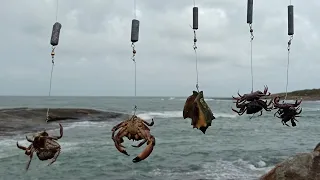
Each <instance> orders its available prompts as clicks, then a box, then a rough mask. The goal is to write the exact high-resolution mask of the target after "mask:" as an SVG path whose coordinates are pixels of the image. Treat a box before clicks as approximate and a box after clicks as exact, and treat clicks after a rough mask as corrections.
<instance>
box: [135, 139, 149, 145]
mask: <svg viewBox="0 0 320 180" xmlns="http://www.w3.org/2000/svg"><path fill="white" fill-rule="evenodd" d="M146 142H147V140H146V139H145V140H143V141H141V142H140V143H139V144H138V145H131V146H132V147H141V146H142V145H144V143H146Z"/></svg>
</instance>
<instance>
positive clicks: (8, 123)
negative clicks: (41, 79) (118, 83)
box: [0, 108, 125, 135]
mask: <svg viewBox="0 0 320 180" xmlns="http://www.w3.org/2000/svg"><path fill="white" fill-rule="evenodd" d="M46 116H47V109H46V108H12V109H0V135H16V134H17V133H19V132H20V133H28V132H33V131H40V130H43V129H47V130H48V129H53V128H57V124H56V123H53V122H56V121H59V122H78V121H108V120H114V119H117V118H119V119H120V118H124V116H125V114H122V113H116V112H106V111H99V110H94V109H79V108H53V109H50V111H49V116H50V118H49V121H48V123H47V122H46Z"/></svg>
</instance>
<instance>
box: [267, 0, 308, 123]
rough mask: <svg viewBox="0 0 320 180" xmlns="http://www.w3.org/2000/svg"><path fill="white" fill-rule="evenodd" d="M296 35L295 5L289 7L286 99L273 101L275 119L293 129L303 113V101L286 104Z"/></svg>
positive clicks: (276, 98)
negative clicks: (292, 45)
mask: <svg viewBox="0 0 320 180" xmlns="http://www.w3.org/2000/svg"><path fill="white" fill-rule="evenodd" d="M293 35H294V11H293V5H292V4H291V0H290V4H289V5H288V36H289V41H288V46H287V51H288V58H287V79H286V94H285V97H284V100H283V101H282V103H279V102H280V97H279V96H277V97H275V98H274V100H273V104H274V109H278V111H277V112H276V113H275V114H274V116H275V117H277V118H279V119H281V122H282V124H283V125H286V126H289V125H288V124H287V123H286V122H288V121H290V122H291V125H292V127H294V126H296V123H295V121H297V122H298V120H297V119H296V117H300V116H299V115H300V114H301V112H302V108H301V107H300V104H301V102H302V100H300V101H298V100H296V101H295V103H286V102H285V100H287V97H288V85H289V65H290V50H291V43H292V40H293Z"/></svg>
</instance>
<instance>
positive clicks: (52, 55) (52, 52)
mask: <svg viewBox="0 0 320 180" xmlns="http://www.w3.org/2000/svg"><path fill="white" fill-rule="evenodd" d="M55 48H56V47H55V46H52V51H51V57H52V64H54V55H55V54H56V53H55V52H54V50H55Z"/></svg>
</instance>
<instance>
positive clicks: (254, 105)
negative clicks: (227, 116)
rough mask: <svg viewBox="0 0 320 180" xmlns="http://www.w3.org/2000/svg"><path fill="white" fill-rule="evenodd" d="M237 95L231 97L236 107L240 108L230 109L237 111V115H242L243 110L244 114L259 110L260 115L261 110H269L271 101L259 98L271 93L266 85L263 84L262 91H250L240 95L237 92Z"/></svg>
mask: <svg viewBox="0 0 320 180" xmlns="http://www.w3.org/2000/svg"><path fill="white" fill-rule="evenodd" d="M238 95H239V97H233V96H232V98H233V99H234V100H236V102H235V103H236V107H237V108H239V109H240V110H239V111H237V110H235V109H233V108H232V111H234V112H236V113H238V115H239V116H241V115H243V114H244V113H245V112H246V114H255V113H257V112H260V115H258V116H261V115H262V110H263V109H264V110H266V111H271V110H272V107H269V106H270V105H271V104H272V101H270V102H269V103H268V101H267V100H266V101H263V100H261V99H260V98H261V97H263V96H270V95H271V93H270V92H268V87H267V86H264V91H263V92H262V91H259V90H258V91H255V92H251V93H250V94H244V95H240V94H239V92H238Z"/></svg>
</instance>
